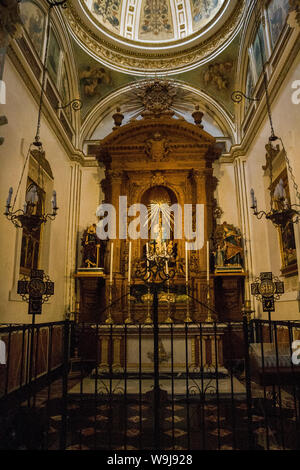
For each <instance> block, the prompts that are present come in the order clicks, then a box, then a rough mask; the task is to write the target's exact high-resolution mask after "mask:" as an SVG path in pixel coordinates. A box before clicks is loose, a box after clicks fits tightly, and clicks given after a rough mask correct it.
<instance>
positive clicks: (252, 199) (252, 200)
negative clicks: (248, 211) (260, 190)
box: [250, 188, 255, 207]
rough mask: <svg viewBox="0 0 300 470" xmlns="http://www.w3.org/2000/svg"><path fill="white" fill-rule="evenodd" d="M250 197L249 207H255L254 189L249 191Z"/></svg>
mask: <svg viewBox="0 0 300 470" xmlns="http://www.w3.org/2000/svg"><path fill="white" fill-rule="evenodd" d="M250 196H251V207H255V196H254V189H253V188H252V189H251V191H250Z"/></svg>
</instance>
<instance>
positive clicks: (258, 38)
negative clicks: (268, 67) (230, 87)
mask: <svg viewBox="0 0 300 470" xmlns="http://www.w3.org/2000/svg"><path fill="white" fill-rule="evenodd" d="M252 54H253V66H254V74H255V76H256V81H257V80H258V79H259V77H260V76H261V73H262V71H263V65H264V63H265V61H266V46H265V40H264V30H263V26H262V24H260V25H259V28H258V30H257V33H256V35H255V38H254V41H253V44H252Z"/></svg>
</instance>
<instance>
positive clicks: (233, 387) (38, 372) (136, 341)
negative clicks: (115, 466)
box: [0, 320, 300, 450]
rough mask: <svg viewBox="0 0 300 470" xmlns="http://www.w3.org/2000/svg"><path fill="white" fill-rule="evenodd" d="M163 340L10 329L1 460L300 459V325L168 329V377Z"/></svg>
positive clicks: (161, 334)
mask: <svg viewBox="0 0 300 470" xmlns="http://www.w3.org/2000/svg"><path fill="white" fill-rule="evenodd" d="M153 333H154V331H153V326H151V325H142V324H139V325H103V324H86V323H85V324H84V323H82V324H77V325H74V323H72V322H68V321H66V322H60V323H51V324H41V325H35V326H33V327H32V326H30V325H6V326H1V328H0V335H1V340H2V341H4V342H5V344H6V355H7V358H6V364H3V365H1V368H0V374H1V390H0V393H1V402H0V404H1V416H2V417H1V420H2V423H1V431H0V432H1V448H29V449H36V448H42V449H53V450H54V449H59V448H61V449H65V448H66V449H98V450H117V449H126V450H135V449H136V450H145V449H149V450H152V449H162V450H181V449H183V450H224V449H233V450H234V449H241V450H248V449H253V450H259V449H298V448H299V436H300V434H299V367H298V366H297V360H295V359H297V353H296V352H295V345H296V346H297V343H295V341H297V340H298V339H299V338H300V325H299V323H297V322H271V323H269V322H267V321H258V320H256V321H252V322H251V323H250V324H248V323H247V321H246V320H245V321H244V322H243V323H238V322H231V323H228V322H225V323H219V322H217V323H207V322H203V323H197V324H194V323H193V324H188V323H186V324H180V325H178V324H160V325H159V327H158V354H157V357H156V358H157V360H158V375H157V371H156V372H155V370H156V369H155V367H154V360H155V354H154V350H153V344H154V341H153ZM32 338H33V341H32V343H31V339H32ZM270 339H271V340H272V342H271V341H270ZM31 344H33V350H32V351H30V345H31ZM293 348H294V349H293ZM294 353H295V354H294ZM293 354H294V356H293ZM292 358H293V359H294V362H295V363H293V362H292ZM30 362H32V363H31V365H30ZM30 370H31V371H32V373H31V376H30V373H29V371H30ZM155 385H156V387H155ZM157 385H158V387H157Z"/></svg>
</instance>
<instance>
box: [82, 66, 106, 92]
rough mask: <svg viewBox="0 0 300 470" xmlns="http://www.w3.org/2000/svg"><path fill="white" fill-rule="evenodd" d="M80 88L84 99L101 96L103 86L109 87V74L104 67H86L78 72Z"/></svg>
mask: <svg viewBox="0 0 300 470" xmlns="http://www.w3.org/2000/svg"><path fill="white" fill-rule="evenodd" d="M79 79H80V86H81V87H82V91H83V95H84V97H85V98H89V97H93V96H97V95H101V88H103V85H111V84H112V78H111V73H110V71H109V70H108V69H106V68H105V67H99V66H97V67H92V66H91V65H86V66H84V67H82V69H81V70H80V71H79ZM101 85H102V87H101Z"/></svg>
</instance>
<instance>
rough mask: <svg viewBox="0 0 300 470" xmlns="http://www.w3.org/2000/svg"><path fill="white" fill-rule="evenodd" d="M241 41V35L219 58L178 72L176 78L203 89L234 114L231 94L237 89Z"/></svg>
mask: <svg viewBox="0 0 300 470" xmlns="http://www.w3.org/2000/svg"><path fill="white" fill-rule="evenodd" d="M239 42H240V35H238V36H237V37H236V38H235V39H234V41H232V43H231V44H230V45H229V46H228V47H227V49H225V51H224V52H222V53H221V54H220V55H219V56H218V60H212V61H211V62H209V63H208V64H207V65H204V66H202V67H199V68H197V69H194V70H191V71H189V72H185V73H181V74H178V75H176V76H175V77H174V79H178V80H181V81H183V82H185V83H187V84H190V85H192V86H194V87H195V88H197V89H200V90H202V91H203V92H204V93H206V94H207V95H210V96H211V97H212V98H213V99H215V100H216V101H217V102H219V103H220V105H221V106H224V107H225V109H226V110H227V111H228V112H229V113H231V114H232V115H233V113H234V103H233V101H232V100H231V94H232V92H233V91H234V90H235V78H236V64H237V51H238V50H239Z"/></svg>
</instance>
